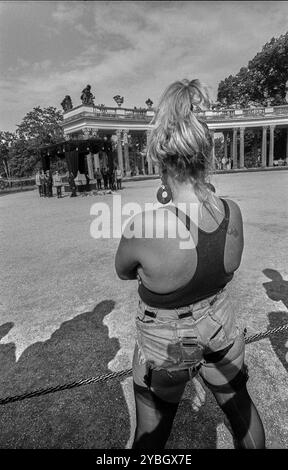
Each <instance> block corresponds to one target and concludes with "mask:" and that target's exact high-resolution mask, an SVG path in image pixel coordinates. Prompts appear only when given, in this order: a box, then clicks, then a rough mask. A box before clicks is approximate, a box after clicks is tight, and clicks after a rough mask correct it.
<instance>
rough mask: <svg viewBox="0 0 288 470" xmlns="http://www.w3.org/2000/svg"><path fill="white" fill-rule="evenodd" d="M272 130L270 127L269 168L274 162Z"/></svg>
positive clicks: (272, 127) (273, 127)
mask: <svg viewBox="0 0 288 470" xmlns="http://www.w3.org/2000/svg"><path fill="white" fill-rule="evenodd" d="M274 129H275V126H270V143H269V166H273V161H274Z"/></svg>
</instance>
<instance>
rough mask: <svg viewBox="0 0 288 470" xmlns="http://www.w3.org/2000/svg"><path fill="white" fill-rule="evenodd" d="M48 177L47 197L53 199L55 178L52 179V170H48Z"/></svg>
mask: <svg viewBox="0 0 288 470" xmlns="http://www.w3.org/2000/svg"><path fill="white" fill-rule="evenodd" d="M46 175H47V196H48V197H53V191H52V188H53V178H52V173H51V171H50V170H47V172H46Z"/></svg>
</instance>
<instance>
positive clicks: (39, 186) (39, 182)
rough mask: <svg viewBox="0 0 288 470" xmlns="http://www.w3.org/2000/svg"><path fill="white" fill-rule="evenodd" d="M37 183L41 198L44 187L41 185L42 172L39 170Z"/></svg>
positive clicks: (36, 178) (36, 176) (36, 177)
mask: <svg viewBox="0 0 288 470" xmlns="http://www.w3.org/2000/svg"><path fill="white" fill-rule="evenodd" d="M35 183H36V186H38V191H39V196H40V197H41V196H42V185H41V178H40V171H39V170H38V171H37V173H36V175H35Z"/></svg>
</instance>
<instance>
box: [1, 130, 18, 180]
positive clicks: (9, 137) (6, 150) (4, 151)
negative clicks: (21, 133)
mask: <svg viewBox="0 0 288 470" xmlns="http://www.w3.org/2000/svg"><path fill="white" fill-rule="evenodd" d="M15 140H16V135H15V134H14V133H13V132H8V131H0V174H1V175H2V176H4V175H5V176H6V178H11V162H10V156H11V153H10V148H11V146H12V144H13V143H14V142H15Z"/></svg>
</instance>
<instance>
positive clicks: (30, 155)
mask: <svg viewBox="0 0 288 470" xmlns="http://www.w3.org/2000/svg"><path fill="white" fill-rule="evenodd" d="M62 120H63V115H62V112H61V111H59V110H57V109H56V108H54V107H52V106H49V107H47V108H43V109H41V108H40V106H37V107H35V108H33V110H32V111H30V112H28V113H27V114H26V116H24V118H23V120H22V122H21V124H19V125H18V126H17V130H16V134H15V138H14V140H13V142H12V144H11V145H10V148H9V163H10V169H11V173H12V175H13V176H26V175H29V176H30V175H31V174H32V173H33V172H34V171H35V168H36V167H37V165H38V166H39V165H40V160H41V156H40V152H39V147H41V146H43V145H45V144H53V143H58V142H61V141H63V130H62V127H61V125H60V124H61V122H62Z"/></svg>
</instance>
